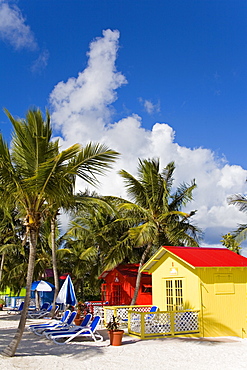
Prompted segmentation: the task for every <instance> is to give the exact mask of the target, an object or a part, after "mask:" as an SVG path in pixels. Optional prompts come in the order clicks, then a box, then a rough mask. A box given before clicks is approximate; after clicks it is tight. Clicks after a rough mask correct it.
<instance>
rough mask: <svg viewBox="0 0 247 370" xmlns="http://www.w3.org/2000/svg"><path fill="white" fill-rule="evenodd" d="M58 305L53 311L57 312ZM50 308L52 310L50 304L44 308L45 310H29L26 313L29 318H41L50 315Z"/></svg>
mask: <svg viewBox="0 0 247 370" xmlns="http://www.w3.org/2000/svg"><path fill="white" fill-rule="evenodd" d="M58 308H59V307H58V305H57V306H56V307H55V313H56V312H57V310H58ZM51 310H52V304H51V305H50V306H49V307H48V308H47V309H46V310H41V311H38V312H33V313H31V312H29V313H28V317H29V318H30V319H41V318H42V317H44V316H46V315H48V316H49V315H50V313H51Z"/></svg>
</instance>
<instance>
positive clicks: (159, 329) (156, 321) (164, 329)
mask: <svg viewBox="0 0 247 370" xmlns="http://www.w3.org/2000/svg"><path fill="white" fill-rule="evenodd" d="M145 316H148V315H145ZM149 316H150V315H149ZM170 332H171V315H170V313H169V312H167V313H159V314H154V316H153V318H150V319H148V320H145V334H155V333H162V334H169V333H170Z"/></svg>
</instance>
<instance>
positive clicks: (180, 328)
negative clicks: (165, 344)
mask: <svg viewBox="0 0 247 370" xmlns="http://www.w3.org/2000/svg"><path fill="white" fill-rule="evenodd" d="M198 330H199V320H198V312H190V311H187V312H176V313H175V315H174V331H175V332H180V333H181V332H185V331H198Z"/></svg>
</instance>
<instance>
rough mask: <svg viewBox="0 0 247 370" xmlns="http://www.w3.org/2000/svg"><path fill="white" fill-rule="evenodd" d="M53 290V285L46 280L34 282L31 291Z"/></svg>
mask: <svg viewBox="0 0 247 370" xmlns="http://www.w3.org/2000/svg"><path fill="white" fill-rule="evenodd" d="M53 288H54V285H53V284H51V283H48V281H44V280H38V281H34V282H33V283H32V285H31V290H36V291H37V292H51V291H52V289H53Z"/></svg>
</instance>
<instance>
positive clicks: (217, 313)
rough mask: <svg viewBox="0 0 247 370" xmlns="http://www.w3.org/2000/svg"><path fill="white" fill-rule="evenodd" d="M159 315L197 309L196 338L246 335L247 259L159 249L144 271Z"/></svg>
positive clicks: (219, 252)
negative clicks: (150, 282) (150, 285)
mask: <svg viewBox="0 0 247 370" xmlns="http://www.w3.org/2000/svg"><path fill="white" fill-rule="evenodd" d="M142 271H143V272H144V271H145V272H148V273H151V274H152V287H153V304H154V305H156V306H158V307H159V309H160V310H161V311H176V310H183V309H186V310H187V309H192V310H200V333H198V334H194V336H203V337H221V336H238V337H241V338H246V337H247V322H246V320H247V258H245V257H243V256H240V255H238V254H236V253H234V252H231V251H230V250H228V249H225V248H203V247H202V248H192V247H170V246H169V247H161V248H160V249H159V250H158V251H157V253H156V254H155V255H154V256H153V257H152V258H151V259H150V260H149V261H148V262H147V263H146V264H145V265H144V266H143V267H142Z"/></svg>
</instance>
